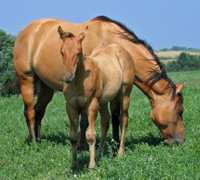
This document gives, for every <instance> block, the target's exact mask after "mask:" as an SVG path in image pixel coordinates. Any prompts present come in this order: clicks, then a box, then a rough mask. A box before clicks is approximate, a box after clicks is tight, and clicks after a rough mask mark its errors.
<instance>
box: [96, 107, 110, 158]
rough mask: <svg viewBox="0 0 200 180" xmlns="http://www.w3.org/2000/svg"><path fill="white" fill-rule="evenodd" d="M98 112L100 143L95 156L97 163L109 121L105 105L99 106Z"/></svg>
mask: <svg viewBox="0 0 200 180" xmlns="http://www.w3.org/2000/svg"><path fill="white" fill-rule="evenodd" d="M99 112H100V115H101V141H100V146H99V151H98V153H97V156H96V160H97V161H98V160H99V158H100V156H101V154H102V153H103V151H104V145H105V140H106V135H107V132H108V129H109V120H110V115H109V111H108V106H107V104H105V105H103V106H102V105H101V106H100V108H99Z"/></svg>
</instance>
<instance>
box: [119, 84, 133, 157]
mask: <svg viewBox="0 0 200 180" xmlns="http://www.w3.org/2000/svg"><path fill="white" fill-rule="evenodd" d="M131 90H132V86H131V85H130V86H124V87H123V93H122V94H121V98H120V107H121V108H120V109H121V113H120V118H119V120H120V127H121V141H120V146H119V151H118V156H121V155H122V154H123V153H124V152H125V150H124V143H125V133H126V129H127V126H128V108H129V103H130V93H131Z"/></svg>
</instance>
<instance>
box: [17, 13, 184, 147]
mask: <svg viewBox="0 0 200 180" xmlns="http://www.w3.org/2000/svg"><path fill="white" fill-rule="evenodd" d="M58 26H61V27H62V28H63V29H64V31H68V32H72V33H73V34H75V35H78V34H80V33H81V32H83V31H84V30H85V28H86V27H87V26H89V29H88V32H87V36H86V38H85V39H84V41H83V44H82V46H83V53H84V54H86V55H90V54H91V53H92V52H93V50H94V49H95V48H97V47H99V46H106V45H109V44H113V43H115V44H120V45H121V46H122V47H123V48H124V49H125V50H126V51H127V52H129V54H130V55H131V57H132V59H133V61H134V64H135V80H134V84H135V85H136V86H137V87H138V88H140V89H141V90H142V91H143V92H144V93H145V94H146V95H147V97H148V98H149V100H150V102H151V105H152V110H151V118H152V120H153V122H154V123H155V124H156V126H157V127H158V128H159V130H160V132H161V133H162V135H163V137H164V139H165V143H168V144H169V143H171V142H173V141H176V142H182V141H184V139H185V136H184V129H183V122H182V113H183V105H182V103H183V96H182V89H183V87H184V85H185V83H182V84H177V85H175V84H174V83H173V82H172V81H171V80H170V79H169V78H168V76H167V74H166V72H165V70H164V68H163V67H162V65H161V63H160V62H159V60H158V58H157V56H155V54H154V53H153V51H152V49H151V47H150V46H148V45H147V44H146V43H145V42H144V41H142V40H140V39H139V38H138V37H137V36H136V35H135V34H134V33H133V32H132V31H131V30H129V29H128V28H126V27H125V26H124V25H122V24H121V23H119V22H116V21H113V20H111V19H109V18H107V17H104V16H101V17H97V18H94V19H92V20H90V21H87V22H84V23H81V24H74V23H71V22H67V21H63V20H59V19H40V20H36V21H34V22H33V23H31V24H29V25H28V26H27V27H26V28H25V29H24V30H23V31H21V33H20V34H19V36H18V38H17V40H16V42H15V46H14V67H15V70H16V73H17V78H18V81H19V83H20V87H21V94H22V97H23V101H24V104H25V109H24V114H25V117H26V121H27V125H28V128H29V132H30V136H31V138H32V139H33V140H34V141H36V140H37V139H38V138H39V137H40V128H41V120H42V117H43V116H44V113H45V108H46V106H47V105H48V103H49V102H50V101H51V99H52V97H53V94H54V90H58V91H62V89H63V60H62V57H61V56H60V47H61V44H62V40H61V39H60V38H59V36H58V33H57V29H58ZM38 80H40V81H41V88H40V91H39V94H38V100H37V102H36V105H35V107H34V99H33V95H34V84H35V83H36V82H37V81H38ZM111 110H112V118H113V120H112V122H113V137H114V139H115V140H117V141H118V140H119V132H118V126H119V121H118V116H119V106H117V103H116V106H115V107H114V106H113V107H112V108H111Z"/></svg>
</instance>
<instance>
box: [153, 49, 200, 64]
mask: <svg viewBox="0 0 200 180" xmlns="http://www.w3.org/2000/svg"><path fill="white" fill-rule="evenodd" d="M182 52H186V53H189V54H191V55H198V56H199V55H200V50H199V51H198V50H196V51H195V50H191V51H189V50H185V51H184V50H182V51H156V52H155V54H156V55H157V56H158V57H159V59H160V60H161V62H163V63H165V64H167V63H168V62H170V61H175V60H177V58H178V56H179V55H180V54H181V53H182Z"/></svg>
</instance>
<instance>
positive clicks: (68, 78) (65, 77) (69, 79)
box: [63, 72, 75, 83]
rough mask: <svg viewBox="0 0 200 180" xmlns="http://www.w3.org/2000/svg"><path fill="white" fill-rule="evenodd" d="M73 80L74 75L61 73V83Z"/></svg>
mask: <svg viewBox="0 0 200 180" xmlns="http://www.w3.org/2000/svg"><path fill="white" fill-rule="evenodd" d="M74 78H75V75H74V73H70V72H65V73H63V81H64V82H66V83H71V82H73V80H74Z"/></svg>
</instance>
